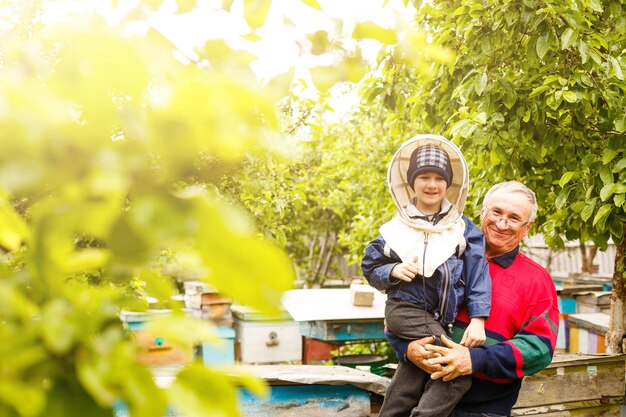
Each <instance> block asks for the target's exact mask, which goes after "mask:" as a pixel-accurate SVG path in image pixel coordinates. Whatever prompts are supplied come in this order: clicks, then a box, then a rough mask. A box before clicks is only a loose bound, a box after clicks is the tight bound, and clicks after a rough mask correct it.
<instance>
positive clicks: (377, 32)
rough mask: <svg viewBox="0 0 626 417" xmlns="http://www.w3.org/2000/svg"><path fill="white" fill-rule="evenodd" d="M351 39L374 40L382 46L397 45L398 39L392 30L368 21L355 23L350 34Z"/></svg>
mask: <svg viewBox="0 0 626 417" xmlns="http://www.w3.org/2000/svg"><path fill="white" fill-rule="evenodd" d="M352 37H353V38H354V39H376V40H377V41H379V42H381V43H382V44H383V45H393V44H396V43H398V37H397V35H396V32H395V31H394V30H391V29H387V28H383V27H382V26H379V25H377V24H376V23H373V22H369V21H368V22H360V23H357V24H356V25H355V27H354V31H353V32H352Z"/></svg>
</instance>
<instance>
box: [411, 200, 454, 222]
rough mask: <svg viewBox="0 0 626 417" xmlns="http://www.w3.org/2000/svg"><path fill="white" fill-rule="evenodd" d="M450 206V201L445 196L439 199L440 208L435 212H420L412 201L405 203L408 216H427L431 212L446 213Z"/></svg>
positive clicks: (430, 214)
mask: <svg viewBox="0 0 626 417" xmlns="http://www.w3.org/2000/svg"><path fill="white" fill-rule="evenodd" d="M450 207H452V203H450V202H449V201H448V199H447V198H446V197H444V198H443V200H442V201H441V210H439V211H438V212H437V213H422V212H421V211H419V209H418V208H417V207H416V206H415V204H414V203H413V202H410V203H409V204H407V205H406V214H408V215H409V217H429V216H432V215H433V214H438V213H447V212H448V211H449V210H450Z"/></svg>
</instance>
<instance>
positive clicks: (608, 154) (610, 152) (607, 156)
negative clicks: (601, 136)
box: [602, 148, 619, 165]
mask: <svg viewBox="0 0 626 417" xmlns="http://www.w3.org/2000/svg"><path fill="white" fill-rule="evenodd" d="M618 153H619V150H618V149H611V148H606V149H605V150H604V152H602V164H604V165H606V164H608V163H609V162H611V161H612V160H613V158H615V157H616V156H617V154H618Z"/></svg>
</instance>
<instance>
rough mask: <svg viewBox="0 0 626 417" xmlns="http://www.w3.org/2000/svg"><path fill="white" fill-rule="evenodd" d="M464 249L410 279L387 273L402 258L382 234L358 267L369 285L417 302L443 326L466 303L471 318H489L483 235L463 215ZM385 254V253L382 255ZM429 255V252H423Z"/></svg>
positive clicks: (489, 285)
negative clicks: (430, 271) (424, 275)
mask: <svg viewBox="0 0 626 417" xmlns="http://www.w3.org/2000/svg"><path fill="white" fill-rule="evenodd" d="M463 220H464V221H465V231H464V234H463V236H464V237H465V241H466V248H465V250H464V251H463V253H462V254H461V255H460V257H459V256H458V253H457V254H455V255H453V256H452V257H450V258H449V259H448V260H447V261H446V262H444V263H443V264H442V265H440V266H439V267H438V268H437V270H436V272H435V274H434V275H433V276H432V277H430V278H426V280H424V279H423V278H422V276H421V274H420V275H418V276H416V277H415V279H414V280H413V281H411V282H405V281H402V280H398V279H395V278H393V277H391V276H390V272H391V269H392V268H393V267H394V266H395V265H396V264H398V263H401V262H402V260H401V259H400V257H399V256H398V255H397V254H396V253H395V252H394V251H393V250H391V249H390V248H389V247H387V248H385V246H386V243H385V240H384V239H383V238H382V236H378V237H377V238H376V239H374V240H373V241H371V242H370V243H369V245H368V246H367V249H366V251H365V256H364V257H363V260H362V263H361V268H362V270H363V274H364V275H365V277H366V278H367V280H368V282H369V283H370V285H372V286H373V287H374V288H376V289H378V290H381V291H384V292H386V293H387V297H388V298H396V299H400V300H404V301H408V302H410V303H412V304H417V305H419V306H422V307H423V308H426V309H427V310H428V312H429V313H431V314H433V316H434V317H435V320H438V321H440V322H441V323H442V324H443V325H444V328H446V327H448V324H451V323H452V322H454V319H455V317H456V314H457V312H458V307H459V306H460V305H461V304H463V303H465V304H466V305H467V309H468V313H469V316H470V318H473V317H488V316H489V312H490V309H491V279H490V277H489V265H488V262H487V259H486V258H485V256H484V253H485V238H484V235H483V234H482V232H481V231H480V230H479V229H478V228H477V227H476V226H475V225H474V223H472V221H471V220H469V219H468V218H467V217H465V216H463ZM385 253H387V254H388V256H386V255H385ZM426 256H428V253H426Z"/></svg>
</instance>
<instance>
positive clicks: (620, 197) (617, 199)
mask: <svg viewBox="0 0 626 417" xmlns="http://www.w3.org/2000/svg"><path fill="white" fill-rule="evenodd" d="M625 200H626V194H616V195H615V196H614V197H613V203H615V206H617V207H622V206H623V205H624V201H625Z"/></svg>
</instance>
